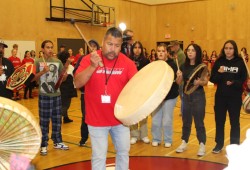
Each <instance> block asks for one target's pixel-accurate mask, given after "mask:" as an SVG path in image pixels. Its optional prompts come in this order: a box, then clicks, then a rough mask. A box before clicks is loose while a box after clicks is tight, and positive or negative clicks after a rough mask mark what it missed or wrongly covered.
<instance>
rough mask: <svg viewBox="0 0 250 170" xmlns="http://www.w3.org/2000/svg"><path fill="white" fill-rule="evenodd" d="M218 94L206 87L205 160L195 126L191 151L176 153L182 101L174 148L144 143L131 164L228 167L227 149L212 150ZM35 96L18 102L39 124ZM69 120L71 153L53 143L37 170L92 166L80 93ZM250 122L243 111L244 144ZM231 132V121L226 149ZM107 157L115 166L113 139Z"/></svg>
mask: <svg viewBox="0 0 250 170" xmlns="http://www.w3.org/2000/svg"><path fill="white" fill-rule="evenodd" d="M215 90H216V87H215V86H213V85H211V86H206V87H205V91H206V99H207V105H206V117H205V127H206V134H207V143H206V154H205V156H203V157H198V156H197V155H196V154H197V151H198V147H199V144H198V141H197V138H196V132H195V127H194V125H193V126H192V132H191V136H190V140H189V143H188V149H187V150H186V151H185V152H184V153H176V152H175V149H176V148H177V147H178V146H179V145H180V143H181V128H182V120H181V117H180V116H179V113H180V100H179V99H178V102H177V105H176V107H175V110H174V134H173V145H172V147H170V148H164V146H163V144H161V145H160V146H158V147H152V145H151V144H144V143H142V142H141V141H139V142H137V143H136V144H134V145H131V149H130V156H131V161H130V162H133V159H134V158H136V157H138V156H142V157H152V158H154V159H155V158H159V159H161V158H162V157H163V158H169V159H172V158H178V159H177V160H182V161H180V162H179V163H178V162H176V163H175V164H176V165H178V164H181V165H182V167H183V169H184V168H185V169H190V167H192V165H191V166H190V167H189V168H188V167H187V165H188V164H187V162H186V161H183V160H192V161H193V160H195V161H196V164H197V162H200V163H202V162H203V161H206V162H216V163H219V164H224V165H227V163H228V160H227V158H226V151H225V147H224V149H223V151H222V152H221V153H219V154H213V153H212V149H213V147H214V146H215V142H214V136H215V122H214V111H213V106H214V93H215ZM34 96H35V98H34V99H27V100H24V99H22V100H20V101H18V102H19V103H21V104H23V105H24V106H26V107H27V108H28V109H29V110H30V111H31V112H32V113H33V114H34V115H35V117H36V118H37V120H38V101H37V100H38V98H37V89H35V90H34ZM69 117H70V118H71V119H73V120H74V122H72V123H68V124H62V136H63V140H64V142H65V143H66V144H67V145H69V147H70V150H68V151H63V150H56V149H53V143H52V141H51V140H50V141H49V147H48V155H47V156H40V154H39V153H38V154H37V156H36V157H35V159H34V160H33V161H32V163H33V164H34V165H35V166H36V168H37V169H50V168H52V167H57V166H60V165H65V164H70V163H77V162H82V161H85V162H86V161H87V162H88V164H90V161H89V160H90V159H91V145H90V143H91V141H90V139H89V140H88V141H87V144H86V146H85V147H79V146H78V143H79V141H80V125H81V109H80V93H78V97H77V98H73V100H72V103H71V106H70V109H69ZM249 119H250V114H246V113H245V112H244V111H243V110H241V115H240V124H241V142H242V141H243V140H244V139H245V135H246V130H247V129H248V128H250V124H249ZM50 131H51V128H50ZM229 132H230V123H229V121H228V118H227V121H226V124H225V145H228V144H229ZM148 134H149V138H150V139H152V136H151V117H149V121H148ZM107 157H108V158H110V159H109V160H111V163H112V161H113V158H114V157H115V150H114V147H113V145H112V142H111V140H110V138H109V148H108V153H107ZM179 158H181V159H179ZM183 158H184V159H183ZM159 159H157V160H159ZM108 162H109V161H108ZM152 162H153V163H152V164H150V166H149V167H147V169H152V170H153V169H156V168H155V167H154V166H156V165H157V161H156V162H155V165H154V161H152ZM170 162H171V161H170ZM113 163H114V161H113ZM136 163H140V161H136ZM141 163H142V162H141ZM72 165H73V164H72ZM224 165H223V166H224ZM193 166H194V167H193V168H191V169H194V170H195V169H197V167H195V164H194V165H193ZM201 166H202V165H201ZM175 167H176V166H175ZM82 168H83V167H82ZM65 169H68V168H66V167H65ZM70 169H72V168H70ZM79 169H81V168H79ZM83 169H89V168H83ZM170 169H171V168H170ZM174 169H176V168H174ZM177 169H178V168H177ZM191 169H190V170H191ZM198 169H200V168H198ZM202 169H203V168H202ZM210 169H211V168H210ZM212 169H216V168H212ZM132 170H133V169H132Z"/></svg>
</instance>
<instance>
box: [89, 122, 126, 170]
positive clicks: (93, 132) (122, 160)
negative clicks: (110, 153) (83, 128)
mask: <svg viewBox="0 0 250 170" xmlns="http://www.w3.org/2000/svg"><path fill="white" fill-rule="evenodd" d="M88 129H89V135H90V139H91V146H92V159H91V165H92V170H106V156H107V150H108V134H109V133H110V135H111V138H112V142H113V144H114V145H115V150H116V163H115V169H116V170H128V168H129V150H130V132H129V128H128V127H126V126H124V125H117V126H104V127H95V126H90V125H88Z"/></svg>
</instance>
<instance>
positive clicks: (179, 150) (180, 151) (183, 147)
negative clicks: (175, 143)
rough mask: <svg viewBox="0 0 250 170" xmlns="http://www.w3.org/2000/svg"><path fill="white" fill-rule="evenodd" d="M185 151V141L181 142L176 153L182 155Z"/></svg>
mask: <svg viewBox="0 0 250 170" xmlns="http://www.w3.org/2000/svg"><path fill="white" fill-rule="evenodd" d="M186 149H187V143H186V142H185V140H182V143H181V145H180V146H179V147H178V148H177V149H176V152H177V153H182V152H184V151H185V150H186Z"/></svg>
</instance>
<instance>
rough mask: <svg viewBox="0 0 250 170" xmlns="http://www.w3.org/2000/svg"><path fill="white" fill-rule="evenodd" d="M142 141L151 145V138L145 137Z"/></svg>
mask: <svg viewBox="0 0 250 170" xmlns="http://www.w3.org/2000/svg"><path fill="white" fill-rule="evenodd" d="M142 141H143V142H144V143H146V144H149V143H150V140H149V138H148V137H147V136H146V137H144V138H142Z"/></svg>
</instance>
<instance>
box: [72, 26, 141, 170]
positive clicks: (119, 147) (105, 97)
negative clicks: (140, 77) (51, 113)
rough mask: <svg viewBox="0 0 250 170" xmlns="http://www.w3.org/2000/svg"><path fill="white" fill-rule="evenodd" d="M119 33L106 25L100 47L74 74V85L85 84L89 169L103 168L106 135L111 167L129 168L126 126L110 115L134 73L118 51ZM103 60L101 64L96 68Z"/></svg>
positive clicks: (112, 113) (120, 34)
mask: <svg viewBox="0 0 250 170" xmlns="http://www.w3.org/2000/svg"><path fill="white" fill-rule="evenodd" d="M121 44H122V33H121V31H120V30H119V29H118V28H115V27H112V28H109V29H108V30H107V32H106V34H105V36H104V39H103V43H102V50H97V51H93V52H91V53H90V54H89V55H87V56H85V57H84V58H83V59H82V61H81V63H80V66H79V67H78V69H77V71H76V73H75V85H76V87H77V88H81V87H83V86H84V87H85V94H84V95H85V96H84V97H85V104H86V123H87V124H88V129H89V135H90V138H91V146H92V158H91V165H92V170H105V169H106V155H107V149H108V134H110V135H111V138H112V142H113V143H114V146H115V150H116V163H115V164H116V165H115V166H116V167H115V169H119V170H127V169H128V168H129V150H130V143H129V139H130V133H129V127H127V126H124V125H123V124H121V122H120V121H119V120H117V119H116V118H115V116H114V105H115V102H116V100H117V98H118V96H119V94H120V92H121V91H122V89H123V87H124V86H125V85H126V84H127V82H128V81H129V80H130V79H131V78H132V77H133V76H134V74H135V73H136V72H137V69H136V66H135V64H134V63H133V61H131V60H130V59H129V58H128V57H126V56H125V55H124V54H122V53H120V51H121ZM99 62H103V65H104V66H103V67H99V64H98V63H99Z"/></svg>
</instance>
